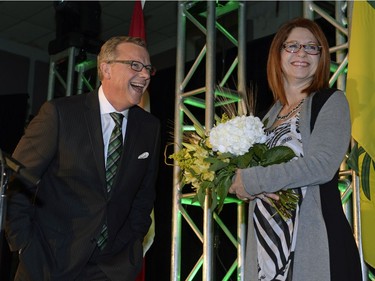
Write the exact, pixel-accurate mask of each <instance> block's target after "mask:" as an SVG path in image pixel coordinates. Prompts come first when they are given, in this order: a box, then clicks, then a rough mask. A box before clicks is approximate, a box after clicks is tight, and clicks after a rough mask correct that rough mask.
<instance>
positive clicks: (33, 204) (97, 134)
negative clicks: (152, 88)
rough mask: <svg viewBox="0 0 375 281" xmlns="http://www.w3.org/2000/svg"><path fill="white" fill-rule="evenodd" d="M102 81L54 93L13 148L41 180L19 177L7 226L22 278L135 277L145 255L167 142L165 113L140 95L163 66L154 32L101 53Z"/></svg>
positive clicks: (116, 42)
mask: <svg viewBox="0 0 375 281" xmlns="http://www.w3.org/2000/svg"><path fill="white" fill-rule="evenodd" d="M97 65H98V74H99V78H100V80H101V82H102V85H101V86H100V87H99V88H98V89H97V90H95V91H93V92H91V93H87V94H82V95H76V96H72V97H65V98H59V99H55V100H52V101H49V102H46V103H45V104H44V105H43V106H42V108H41V110H40V112H39V114H38V115H37V116H36V117H35V118H34V119H33V120H32V122H31V123H30V124H29V126H28V128H27V129H26V132H25V135H24V136H23V137H22V139H21V140H20V142H19V144H18V145H17V148H16V149H15V152H14V154H13V157H14V158H15V159H17V160H18V161H19V162H20V163H22V164H23V165H24V166H25V169H26V170H27V171H28V172H29V173H31V174H32V175H34V176H35V177H37V178H40V179H41V180H40V182H39V184H38V186H36V187H34V186H33V187H30V186H26V185H23V184H21V183H19V182H17V181H16V180H14V181H13V182H12V183H11V184H10V188H9V191H10V194H9V203H8V206H9V208H8V213H7V219H6V233H7V238H8V242H9V245H10V247H11V249H12V250H13V251H19V261H20V262H19V266H18V269H17V273H16V278H15V280H30V281H31V280H33V281H40V280H44V281H47V280H53V281H58V280H64V281H66V280H77V281H84V280H90V281H92V280H100V281H104V280H112V281H116V280H118V281H120V280H121V281H123V280H134V279H135V278H136V276H137V274H138V272H139V271H140V269H141V266H142V261H143V248H142V241H143V238H144V236H145V235H146V233H147V231H148V229H149V227H150V224H151V218H150V214H151V211H152V208H153V204H154V199H155V190H154V185H155V181H156V177H157V170H158V157H159V151H160V124H159V121H158V120H157V119H156V118H155V117H154V116H152V115H151V114H150V113H148V112H147V111H145V110H143V109H142V108H140V107H139V106H138V105H137V104H138V103H139V102H140V101H141V98H142V95H143V93H144V92H145V91H146V89H147V87H148V85H149V83H150V78H151V76H152V75H154V74H155V69H154V67H153V66H152V65H151V63H150V57H149V54H148V51H147V49H146V45H145V43H144V41H142V40H141V39H139V38H133V37H126V36H118V37H113V38H111V39H109V40H108V41H107V42H106V43H104V45H103V46H102V48H101V51H100V54H99V55H98V64H97Z"/></svg>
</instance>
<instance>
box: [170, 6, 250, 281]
mask: <svg viewBox="0 0 375 281" xmlns="http://www.w3.org/2000/svg"><path fill="white" fill-rule="evenodd" d="M202 3H203V4H204V5H202ZM198 5H201V6H200V7H199V6H198ZM202 7H204V9H203V10H202V9H201V8H202ZM193 11H195V14H193ZM231 13H237V17H236V18H237V19H238V23H237V26H238V30H237V33H238V38H235V37H234V36H233V35H232V34H231V33H230V32H229V31H228V30H227V28H226V27H224V26H223V25H222V24H221V23H220V20H221V19H222V18H224V17H225V16H227V15H229V14H231ZM186 20H189V21H190V22H191V23H192V24H193V25H194V26H195V27H196V28H197V29H198V30H200V31H201V32H202V33H203V35H204V37H205V38H206V42H205V44H204V45H203V47H202V49H201V51H200V53H199V55H198V56H197V58H196V59H195V61H194V63H193V64H192V66H191V67H190V69H189V70H188V71H187V74H186V75H185V51H186V49H185V46H186V41H187V38H186V25H187V23H186ZM177 22H178V26H177V28H178V34H177V44H178V45H177V64H176V100H175V108H176V111H175V124H176V125H175V128H174V136H175V147H174V150H175V151H178V150H179V147H180V145H181V143H182V136H183V134H184V132H185V131H187V130H193V128H194V126H198V127H200V128H201V129H202V130H204V131H206V132H209V130H210V129H211V128H212V126H213V121H214V116H215V109H216V108H219V107H221V106H225V105H226V104H228V103H236V104H239V105H240V104H241V102H242V95H244V94H245V87H246V85H245V61H246V59H245V49H246V38H245V23H246V5H245V3H244V2H243V1H226V4H224V5H220V4H218V2H215V1H201V2H199V1H186V2H179V4H178V20H177ZM202 22H203V23H202ZM204 23H205V24H206V27H207V28H206V27H204ZM217 32H220V34H222V35H223V36H224V37H225V38H226V39H227V40H228V41H229V42H231V43H232V44H233V46H234V48H236V50H237V56H236V57H235V59H234V60H233V62H232V63H231V64H230V66H229V67H228V69H226V70H224V71H223V77H222V78H220V79H219V78H218V77H217V76H216V73H217V71H216V54H217V52H216V36H217ZM204 59H205V84H204V85H202V86H201V87H198V88H194V89H190V90H188V86H189V82H190V81H191V80H192V79H193V77H194V75H195V74H196V72H197V69H198V68H199V66H200V65H201V64H203V63H202V62H204ZM235 71H236V72H235ZM234 74H236V75H237V78H236V88H235V89H234V88H228V87H227V85H228V80H229V79H230V78H233V76H235V75H234ZM217 81H219V82H217ZM218 97H221V98H218ZM223 98H224V99H223ZM197 108H198V109H202V110H203V111H204V112H203V114H201V115H200V117H201V119H203V121H202V120H201V119H200V118H199V117H197V116H196V115H198V116H199V113H198V114H196V115H194V109H197ZM239 108H241V106H239ZM179 173H180V171H179V168H178V167H177V166H175V167H174V178H173V198H174V199H173V201H174V202H173V206H174V207H173V215H172V224H173V225H172V232H173V234H172V236H173V237H172V263H171V264H172V266H171V280H180V278H181V276H180V275H181V263H182V254H183V253H181V243H182V238H183V234H182V233H181V224H182V222H183V221H182V220H183V219H185V220H186V222H187V223H188V224H189V226H190V227H191V228H192V229H193V231H194V233H195V234H196V235H197V237H198V238H199V240H200V241H201V243H202V255H201V256H200V257H199V258H198V260H197V262H196V264H195V266H194V267H193V268H192V269H191V271H190V273H189V274H188V276H187V277H186V280H193V279H194V278H195V277H196V275H197V274H198V272H199V271H201V272H202V274H201V276H202V279H203V280H207V281H211V280H215V279H216V278H215V277H214V275H215V274H214V270H215V268H214V254H213V248H214V245H213V243H214V241H213V240H214V237H213V235H214V230H213V229H214V223H216V224H217V225H218V226H219V227H220V229H221V230H222V231H223V232H224V233H225V235H226V237H227V238H228V239H229V240H230V241H231V243H232V244H233V246H234V249H235V251H236V252H237V255H236V258H235V259H234V261H233V263H232V264H231V266H230V267H229V269H228V271H227V273H226V274H225V276H224V280H228V279H229V278H230V277H231V276H232V274H235V276H240V277H239V279H238V280H243V272H244V268H243V261H244V249H245V248H244V247H245V239H246V237H245V234H246V229H245V225H246V221H245V205H244V203H243V202H242V201H240V200H236V199H230V198H227V200H226V201H225V204H231V203H233V204H237V228H236V231H235V233H234V234H233V233H231V231H230V230H229V229H228V227H227V226H226V225H225V223H224V222H223V220H222V219H221V218H220V216H219V215H218V214H217V213H216V212H214V210H212V209H211V206H210V202H209V200H208V196H207V195H206V198H207V200H206V202H205V206H204V208H203V211H202V212H203V223H202V224H203V225H201V226H200V227H199V226H198V225H197V224H196V223H195V222H194V221H193V220H192V218H191V217H190V216H189V213H188V211H187V208H186V206H199V204H196V203H194V200H193V197H194V194H191V193H184V191H183V190H182V187H181V183H180V182H179ZM199 208H200V206H199ZM201 229H203V232H202V230H201Z"/></svg>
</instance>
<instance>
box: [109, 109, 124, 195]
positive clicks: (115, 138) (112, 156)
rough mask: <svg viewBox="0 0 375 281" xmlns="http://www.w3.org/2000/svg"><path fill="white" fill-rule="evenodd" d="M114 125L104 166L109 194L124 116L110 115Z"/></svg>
mask: <svg viewBox="0 0 375 281" xmlns="http://www.w3.org/2000/svg"><path fill="white" fill-rule="evenodd" d="M110 115H111V117H112V119H113V121H115V123H116V125H115V127H114V128H113V131H112V134H111V138H110V139H109V145H108V153H107V166H106V172H105V176H106V181H107V191H108V192H110V191H111V188H112V183H113V179H114V178H115V175H116V171H117V166H118V162H119V160H120V156H121V152H122V119H123V117H124V115H122V114H120V113H116V112H112V113H110Z"/></svg>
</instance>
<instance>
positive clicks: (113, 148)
mask: <svg viewBox="0 0 375 281" xmlns="http://www.w3.org/2000/svg"><path fill="white" fill-rule="evenodd" d="M110 115H111V117H112V119H113V120H114V121H115V127H114V128H113V131H112V134H111V138H110V139H109V144H108V153H107V165H106V172H105V175H106V182H107V191H108V193H109V192H110V191H111V189H112V184H113V179H114V178H115V176H116V171H117V167H118V163H119V160H120V157H121V152H122V119H123V117H124V115H122V114H121V113H116V112H112V113H110ZM107 239H108V229H107V225H106V224H104V225H103V229H102V232H101V233H100V236H99V238H98V241H97V244H98V247H99V248H100V249H101V250H103V249H104V247H105V245H106V242H107Z"/></svg>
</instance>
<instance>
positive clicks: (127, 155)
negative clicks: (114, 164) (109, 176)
mask: <svg viewBox="0 0 375 281" xmlns="http://www.w3.org/2000/svg"><path fill="white" fill-rule="evenodd" d="M138 110H139V108H137V107H136V106H134V107H132V108H130V109H129V115H128V120H127V125H126V134H125V140H124V148H123V150H122V155H121V160H120V165H119V167H118V170H117V171H118V172H117V174H116V177H115V180H114V182H113V190H114V191H115V190H116V186H117V185H118V183H119V182H120V181H121V179H123V178H124V177H126V173H127V172H128V171H129V170H131V169H126V167H129V165H130V164H129V161H130V159H132V157H131V155H132V154H133V153H134V151H136V149H135V146H136V145H137V140H138V138H139V137H140V136H139V128H140V126H141V123H142V122H141V121H140V120H139V116H138V114H137V111H138ZM111 194H113V192H111Z"/></svg>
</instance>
